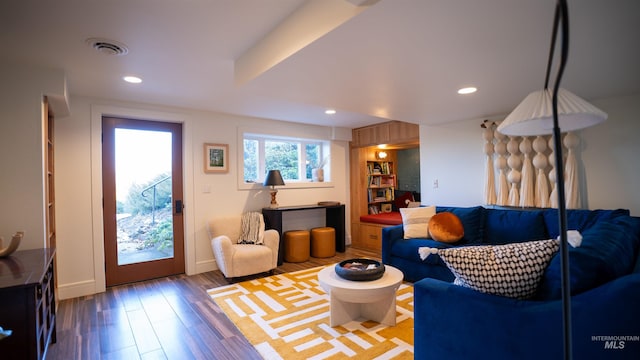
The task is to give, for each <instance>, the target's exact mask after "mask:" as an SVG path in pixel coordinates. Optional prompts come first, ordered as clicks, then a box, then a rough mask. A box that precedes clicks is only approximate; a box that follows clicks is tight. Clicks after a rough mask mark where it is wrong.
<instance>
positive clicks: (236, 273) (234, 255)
mask: <svg viewBox="0 0 640 360" xmlns="http://www.w3.org/2000/svg"><path fill="white" fill-rule="evenodd" d="M261 226H262V227H263V229H262V230H263V231H261V232H260V233H261V234H263V235H262V236H263V242H264V245H255V244H238V243H237V240H238V237H239V236H240V231H241V216H238V217H234V218H218V219H212V220H210V221H209V224H208V231H209V238H210V239H211V249H212V250H213V255H214V257H215V260H216V264H217V265H218V268H219V269H220V271H222V273H223V274H224V276H225V277H226V278H227V279H228V280H230V281H233V278H236V277H240V276H247V275H253V274H258V273H262V272H272V271H273V270H274V269H275V268H276V267H277V266H278V247H279V244H280V235H279V234H278V232H277V231H276V230H266V231H264V222H261Z"/></svg>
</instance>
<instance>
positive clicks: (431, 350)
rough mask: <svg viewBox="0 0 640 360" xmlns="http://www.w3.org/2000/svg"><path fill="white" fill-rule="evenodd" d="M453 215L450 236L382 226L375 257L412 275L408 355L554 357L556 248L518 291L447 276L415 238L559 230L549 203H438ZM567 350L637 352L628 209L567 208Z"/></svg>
mask: <svg viewBox="0 0 640 360" xmlns="http://www.w3.org/2000/svg"><path fill="white" fill-rule="evenodd" d="M442 211H449V212H452V213H454V214H456V215H457V216H458V218H460V220H461V222H462V224H463V227H464V237H463V238H462V239H461V240H460V241H458V242H457V243H454V244H446V243H439V242H437V241H434V240H431V239H426V238H425V239H403V235H404V233H403V227H402V225H398V226H394V227H388V228H385V229H383V231H382V261H383V262H384V263H385V264H388V265H392V266H394V267H397V268H399V269H400V270H402V272H403V273H404V274H405V280H407V281H411V282H414V313H415V314H414V319H415V332H414V336H415V349H414V351H415V358H416V359H470V358H478V357H480V358H491V359H558V358H561V357H562V354H563V343H562V339H563V336H562V303H561V293H560V258H559V255H557V254H556V255H555V256H554V257H553V258H552V259H551V261H550V263H549V265H548V266H547V267H546V270H545V271H544V274H543V275H542V278H541V280H540V283H539V285H538V289H537V292H536V294H535V295H534V297H533V298H531V299H526V300H518V299H513V298H508V297H503V296H497V295H491V294H487V293H483V292H479V291H476V290H473V289H470V288H467V287H462V286H458V285H454V284H453V283H452V281H453V280H454V275H453V273H452V272H451V271H450V270H449V268H448V267H447V265H446V264H445V263H444V262H443V260H442V259H441V258H440V256H429V257H427V258H426V259H425V260H422V259H421V258H420V257H419V255H418V248H420V247H431V248H440V249H446V248H455V247H460V246H474V245H501V244H510V243H515V242H525V241H532V240H542V239H550V238H556V237H557V236H558V213H557V210H556V209H540V210H530V211H529V210H527V211H522V210H515V209H498V208H484V207H469V208H462V207H437V208H436V212H442ZM567 221H568V229H570V230H572V229H573V230H578V231H580V232H581V234H582V236H583V239H582V245H581V246H580V247H577V248H570V250H569V259H570V276H571V280H570V282H571V293H572V300H571V301H572V339H573V354H574V358H575V359H638V358H639V357H638V356H640V355H639V354H640V259H639V258H640V256H639V249H640V218H638V217H633V216H630V215H629V211H627V210H621V209H618V210H569V211H568V214H567Z"/></svg>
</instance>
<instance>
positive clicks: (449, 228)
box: [429, 212, 464, 243]
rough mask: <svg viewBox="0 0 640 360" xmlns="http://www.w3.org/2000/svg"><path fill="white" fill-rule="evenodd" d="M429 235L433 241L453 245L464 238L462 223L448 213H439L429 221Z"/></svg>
mask: <svg viewBox="0 0 640 360" xmlns="http://www.w3.org/2000/svg"><path fill="white" fill-rule="evenodd" d="M429 235H430V236H431V238H432V239H433V240H436V241H440V242H444V243H454V242H456V241H458V240H460V239H462V237H463V236H464V228H463V227H462V221H460V219H459V218H458V217H457V216H456V215H454V214H453V213H450V212H441V213H437V214H435V215H433V216H432V217H431V219H429Z"/></svg>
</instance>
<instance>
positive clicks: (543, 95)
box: [498, 88, 607, 135]
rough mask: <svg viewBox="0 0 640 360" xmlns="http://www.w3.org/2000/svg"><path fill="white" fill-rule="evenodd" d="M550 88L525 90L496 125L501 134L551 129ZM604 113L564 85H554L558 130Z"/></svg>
mask: <svg viewBox="0 0 640 360" xmlns="http://www.w3.org/2000/svg"><path fill="white" fill-rule="evenodd" d="M552 95H553V94H552V93H551V90H550V89H544V90H539V91H535V92H532V93H531V94H529V95H528V96H527V97H526V98H525V99H524V100H522V102H521V103H520V105H518V106H517V107H516V108H515V109H514V110H513V111H512V112H511V114H509V116H507V118H506V119H504V121H503V122H502V123H501V124H500V126H498V131H499V132H501V133H502V134H505V135H546V134H551V133H552V132H553V107H552V100H551V99H552ZM606 119H607V114H606V113H605V112H603V111H602V110H600V109H598V108H597V107H595V106H593V105H591V104H590V103H588V102H587V101H586V100H584V99H582V98H580V97H579V96H577V95H575V94H573V93H571V92H570V91H568V90H565V89H562V88H560V89H558V125H559V127H560V129H561V131H562V132H567V131H574V130H579V129H583V128H586V127H589V126H593V125H596V124H599V123H601V122H603V121H605V120H606Z"/></svg>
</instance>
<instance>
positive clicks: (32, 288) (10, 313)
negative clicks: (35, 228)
mask: <svg viewBox="0 0 640 360" xmlns="http://www.w3.org/2000/svg"><path fill="white" fill-rule="evenodd" d="M55 252H56V251H55V249H53V248H46V249H35V250H22V251H16V252H14V253H13V254H11V255H10V256H8V257H5V258H0V326H2V327H3V328H4V329H5V330H12V331H13V333H12V334H11V336H9V337H6V338H4V339H2V340H0V357H2V358H3V359H43V358H44V357H45V355H46V353H47V348H48V346H49V342H52V343H55V342H56V301H55V291H54V290H55V289H54V287H55V284H54V276H53V256H54V255H55Z"/></svg>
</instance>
